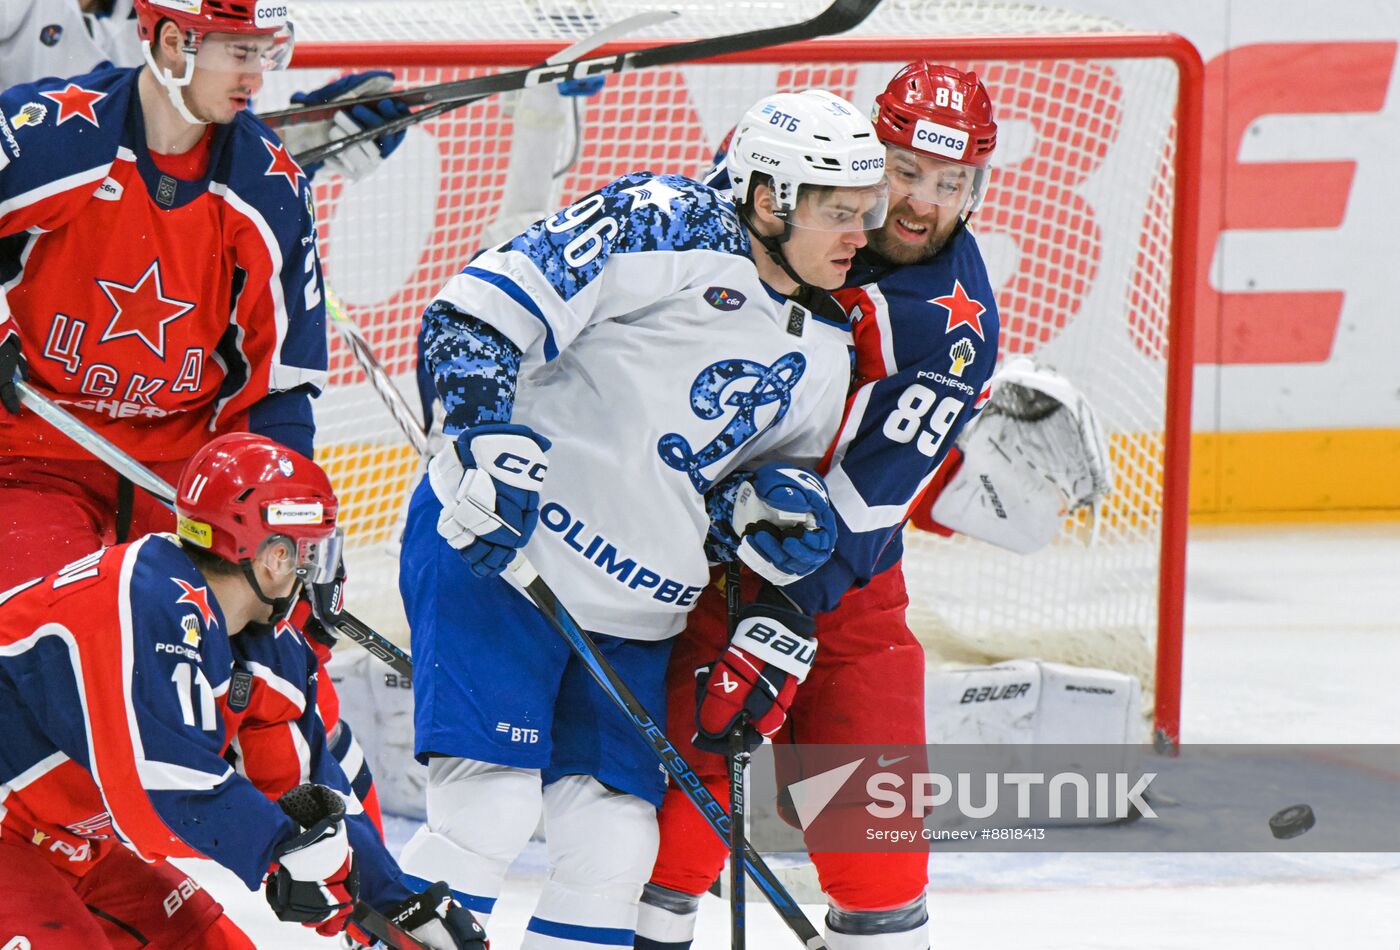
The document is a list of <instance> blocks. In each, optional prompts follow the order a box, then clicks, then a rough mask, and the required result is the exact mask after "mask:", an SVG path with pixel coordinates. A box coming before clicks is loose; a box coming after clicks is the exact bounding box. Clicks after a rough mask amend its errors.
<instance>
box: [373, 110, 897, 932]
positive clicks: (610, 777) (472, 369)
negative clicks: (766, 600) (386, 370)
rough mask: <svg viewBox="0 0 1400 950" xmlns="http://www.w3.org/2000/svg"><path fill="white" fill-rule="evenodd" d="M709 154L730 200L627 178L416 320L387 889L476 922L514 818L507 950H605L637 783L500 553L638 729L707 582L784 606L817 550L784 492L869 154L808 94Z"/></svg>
mask: <svg viewBox="0 0 1400 950" xmlns="http://www.w3.org/2000/svg"><path fill="white" fill-rule="evenodd" d="M733 150H734V154H736V155H744V156H751V159H750V162H749V165H747V166H744V167H743V168H742V169H741V172H740V177H743V178H744V183H743V187H737V186H736V188H735V190H734V194H735V200H734V201H733V202H731V199H730V197H729V195H728V194H721V193H720V192H717V191H714V190H712V189H709V188H706V187H705V186H703V185H700V184H698V183H696V182H693V181H690V180H689V179H686V178H682V177H680V176H673V175H663V176H656V175H652V174H649V173H639V174H633V175H628V176H626V177H623V178H621V179H618V180H617V181H615V182H612V183H611V184H609V185H607V186H606V187H604V188H602V189H600V190H599V191H597V192H595V193H593V194H590V195H588V196H586V197H584V198H582V199H580V200H579V201H577V202H575V203H574V204H573V205H571V206H570V207H568V208H566V209H564V210H563V211H561V212H559V213H558V214H555V215H553V216H551V217H548V218H546V219H544V220H543V221H540V222H538V223H537V224H535V225H533V226H531V227H530V228H529V229H527V230H526V231H525V232H524V233H523V234H521V235H519V236H518V237H515V238H514V239H512V240H510V241H508V242H507V243H505V244H502V245H500V246H498V247H496V248H495V249H493V250H489V251H487V252H485V253H483V254H481V255H480V256H478V257H477V258H475V259H474V260H473V261H472V263H471V264H470V265H469V266H467V267H466V268H465V269H464V270H463V271H462V272H461V273H460V274H459V275H458V276H456V277H454V278H453V279H452V281H451V282H450V283H449V284H448V285H447V287H445V288H444V289H443V291H442V292H441V293H440V294H439V295H438V298H437V300H436V301H435V302H434V303H433V304H432V305H431V306H430V307H429V308H428V310H427V312H426V314H425V316H424V331H423V337H422V343H423V346H424V359H425V362H426V365H427V367H428V368H429V369H430V370H431V372H432V374H433V378H434V382H435V384H436V387H437V389H438V392H439V394H440V395H441V397H442V400H443V405H444V408H445V411H446V420H447V423H446V432H447V434H448V435H449V436H451V437H452V438H453V442H452V443H451V444H450V445H449V446H448V447H447V448H446V449H445V450H444V451H443V452H441V453H440V454H438V455H437V456H436V457H435V458H434V459H433V461H432V463H431V464H430V465H429V474H428V476H427V477H426V478H425V479H424V480H423V482H422V483H421V484H420V485H419V486H418V489H417V491H416V493H415V494H414V496H413V500H412V502H411V504H410V507H409V514H408V523H407V527H406V529H405V535H404V542H403V556H402V561H401V569H400V587H401V589H402V591H403V594H404V600H405V603H406V607H407V612H408V617H409V624H410V627H411V630H412V636H413V652H414V683H413V686H414V696H415V701H416V709H415V727H416V734H415V752H416V754H417V755H418V757H419V758H420V759H422V760H424V761H427V762H428V766H429V778H428V790H427V811H428V824H427V826H426V827H425V828H423V829H420V831H419V832H418V834H417V835H415V837H414V838H413V839H412V840H411V841H410V842H409V843H408V845H407V846H406V848H405V851H404V860H405V862H406V865H405V867H406V868H407V870H408V871H409V872H410V873H412V874H416V875H419V876H420V877H423V878H424V879H427V878H429V877H433V876H435V875H439V874H441V875H445V876H446V880H448V882H449V883H451V884H452V885H453V888H454V890H456V891H457V892H458V893H459V894H460V895H461V898H462V899H463V900H464V901H465V902H466V904H467V905H468V906H469V907H471V908H472V909H473V911H475V912H478V913H480V914H483V915H487V914H489V913H490V911H491V909H492V906H493V905H494V903H495V900H496V897H497V896H498V894H499V893H500V889H501V885H502V881H503V879H504V876H505V872H506V868H507V866H508V865H509V864H510V862H511V861H512V860H513V859H514V858H515V857H516V855H517V854H518V853H519V852H520V850H521V849H522V848H523V847H524V845H525V843H526V842H527V841H528V840H529V837H530V834H531V832H532V831H533V830H534V829H535V827H536V824H537V822H538V821H539V818H540V814H541V810H543V812H544V815H545V821H546V824H547V827H548V840H549V853H550V860H551V863H552V865H553V871H552V873H551V876H550V879H549V882H548V884H547V885H546V886H545V889H544V891H543V893H542V894H541V897H540V902H539V905H538V906H537V908H536V911H535V915H534V917H533V918H532V920H531V921H530V924H529V928H528V934H527V936H526V940H525V943H524V946H525V947H527V948H544V947H550V948H560V947H570V948H575V947H577V948H582V947H615V946H630V945H631V943H632V935H633V930H634V927H635V921H636V902H637V899H638V897H639V896H640V893H641V889H642V886H643V884H644V883H645V882H646V880H647V878H648V876H649V874H650V872H651V867H652V862H653V860H654V858H655V852H656V847H657V831H656V807H657V806H658V805H659V804H660V802H661V797H662V793H663V791H664V789H665V773H664V772H663V771H662V770H661V768H660V764H659V763H658V762H657V760H656V758H655V756H654V753H653V751H652V750H651V748H650V747H649V746H648V745H647V743H645V742H644V741H643V740H642V739H641V738H640V737H638V736H637V735H636V734H635V732H634V731H633V728H634V727H633V726H632V724H631V723H630V722H628V721H627V720H626V719H625V718H624V717H623V715H622V714H621V713H620V712H618V711H617V710H616V709H615V708H613V707H612V706H611V705H610V704H609V702H608V700H607V698H606V697H605V695H604V694H603V692H602V691H601V690H600V689H598V688H597V686H596V685H595V684H594V683H593V682H591V680H590V678H589V675H588V673H587V672H586V670H585V669H584V667H583V666H582V664H580V663H579V662H578V661H577V660H574V659H572V658H571V655H570V653H569V650H568V648H567V646H566V645H565V643H564V642H563V641H562V640H561V639H560V638H559V636H558V635H557V634H556V633H555V632H554V631H553V630H552V628H551V627H550V626H549V624H548V622H547V621H546V620H545V618H544V617H543V616H542V615H541V614H540V613H539V612H538V611H537V610H536V609H535V607H534V606H533V605H532V604H531V602H530V601H529V600H528V599H526V598H525V597H524V596H523V595H522V594H521V593H520V592H519V591H518V590H517V589H515V588H514V587H512V586H511V584H510V583H509V582H508V580H507V578H506V577H503V576H501V572H502V570H503V569H504V568H505V567H506V566H507V564H508V563H509V562H510V561H511V559H512V557H513V556H514V555H515V553H516V550H517V549H523V550H524V552H525V553H526V555H527V556H528V557H529V559H530V560H531V561H532V562H533V563H534V565H535V566H536V567H537V568H538V569H539V572H540V574H541V576H542V577H543V578H544V579H545V580H546V581H547V582H548V583H549V584H550V586H551V587H552V588H553V589H554V591H555V592H556V593H557V594H558V595H559V598H560V600H561V602H562V603H563V604H564V605H565V606H566V607H567V608H568V609H569V611H570V612H571V613H573V614H574V616H575V617H576V618H577V619H578V621H579V623H580V625H581V626H582V627H584V628H585V629H586V630H588V631H590V632H591V633H594V634H595V635H596V639H597V641H598V644H599V647H600V649H601V650H602V652H603V653H604V655H605V656H606V657H607V658H608V659H609V661H611V663H612V664H613V665H614V666H615V667H616V668H617V670H618V672H619V673H620V674H621V676H622V677H623V678H624V679H625V680H626V681H627V682H628V684H629V685H630V686H631V688H632V689H633V690H634V691H635V692H636V694H637V695H638V697H639V698H640V699H641V700H642V702H643V703H644V704H645V705H646V706H647V708H648V709H649V710H650V711H651V712H652V714H653V715H654V716H657V717H660V716H662V715H664V712H663V706H664V701H665V690H664V679H665V669H666V661H667V657H668V655H669V653H670V639H669V638H671V637H672V636H674V635H675V634H676V633H677V632H678V631H679V630H680V629H681V627H682V625H683V624H684V621H685V615H686V613H687V611H688V610H689V609H690V607H691V606H692V604H693V603H694V601H695V599H696V597H697V596H698V595H699V593H700V590H701V589H702V588H703V586H704V585H705V583H706V582H707V578H708V563H707V561H708V560H711V559H713V560H719V559H724V558H728V557H733V556H735V554H736V551H737V554H738V556H740V557H741V558H742V559H743V560H744V561H745V563H747V564H749V565H750V566H752V567H754V569H756V570H758V571H760V572H761V573H763V574H764V576H767V577H769V578H771V579H773V580H775V581H776V582H778V583H783V582H785V581H791V580H795V579H797V578H798V577H801V576H803V575H804V574H806V573H808V572H810V571H811V570H814V569H815V568H816V567H817V566H818V565H819V564H820V563H821V562H822V561H824V560H825V558H826V557H827V556H829V554H830V551H831V547H832V545H833V543H834V536H835V519H834V515H833V514H832V512H831V509H830V505H829V503H828V501H827V498H826V492H825V486H824V485H823V484H822V482H821V480H820V479H819V478H818V477H817V476H815V475H814V474H812V473H810V472H809V471H807V470H806V469H804V468H799V467H797V466H798V465H803V464H806V465H811V464H815V463H816V462H817V461H818V460H819V458H820V457H821V455H822V453H823V452H824V451H825V449H826V447H827V445H828V444H829V442H830V440H831V437H832V435H833V434H834V432H835V430H836V427H837V425H838V424H839V422H840V417H841V412H842V408H843V402H844V399H845V395H846V392H847V388H848V385H849V381H850V356H849V350H848V346H849V343H850V335H849V331H848V328H847V326H846V325H845V323H844V314H842V312H841V311H840V308H839V307H836V306H834V301H833V300H832V299H831V298H830V297H829V296H828V295H827V294H826V292H825V291H826V290H827V289H831V288H836V287H839V286H840V285H841V283H842V281H843V280H844V279H845V276H846V274H847V272H848V270H849V269H850V266H851V261H852V258H853V256H854V254H855V252H856V250H857V249H858V248H859V247H861V246H862V245H864V243H865V235H864V233H863V230H862V229H864V228H869V227H872V226H875V225H877V224H878V223H879V222H880V221H881V220H882V219H883V217H884V210H885V205H886V192H885V181H884V150H883V148H882V147H881V146H880V144H879V143H878V142H877V141H876V138H875V134H874V130H873V128H872V127H871V125H870V123H869V121H868V120H866V119H865V118H864V117H863V116H862V115H861V114H860V113H859V112H858V110H856V109H855V108H854V107H853V106H851V105H850V104H849V103H846V102H845V101H844V100H842V99H839V98H837V97H835V96H832V95H830V94H829V93H825V92H817V91H808V92H804V93H793V94H784V95H778V96H773V97H770V98H767V99H764V100H762V101H761V102H759V103H758V104H757V105H755V106H754V107H753V108H752V109H750V110H749V111H748V112H747V113H746V114H745V116H744V119H743V120H742V122H741V123H740V127H739V131H738V132H737V133H736V137H735V144H734V147H733ZM798 524H801V525H803V526H804V527H801V528H799V527H797V525H798ZM783 525H787V528H786V529H783V530H780V528H781V526H783ZM707 555H708V558H707ZM799 652H801V653H802V654H803V655H805V656H806V657H807V660H806V662H808V663H810V656H811V651H810V650H802V651H799ZM657 721H658V722H660V721H663V720H661V719H660V718H658V719H657Z"/></svg>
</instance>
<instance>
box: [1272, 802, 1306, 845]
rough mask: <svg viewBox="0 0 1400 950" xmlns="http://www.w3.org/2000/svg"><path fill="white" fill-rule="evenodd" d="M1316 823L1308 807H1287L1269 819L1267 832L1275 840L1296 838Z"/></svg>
mask: <svg viewBox="0 0 1400 950" xmlns="http://www.w3.org/2000/svg"><path fill="white" fill-rule="evenodd" d="M1316 822H1317V819H1316V818H1315V817H1314V816H1313V810H1312V808H1311V807H1310V806H1308V805H1289V806H1288V807H1287V808H1285V809H1283V810H1282V811H1279V812H1277V813H1275V814H1274V815H1273V817H1271V818H1270V819H1269V830H1270V831H1271V832H1273V835H1274V837H1275V838H1280V839H1282V838H1296V837H1298V836H1299V835H1301V834H1302V833H1303V832H1305V831H1307V830H1308V829H1309V828H1311V827H1312V826H1313V825H1314V824H1316Z"/></svg>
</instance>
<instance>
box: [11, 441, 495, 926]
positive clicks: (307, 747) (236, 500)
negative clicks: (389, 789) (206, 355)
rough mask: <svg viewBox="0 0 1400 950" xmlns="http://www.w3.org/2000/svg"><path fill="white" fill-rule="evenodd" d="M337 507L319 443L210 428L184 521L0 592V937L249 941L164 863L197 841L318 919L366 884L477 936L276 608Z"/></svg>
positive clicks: (323, 560) (374, 899)
mask: <svg viewBox="0 0 1400 950" xmlns="http://www.w3.org/2000/svg"><path fill="white" fill-rule="evenodd" d="M336 509H337V503H336V498H335V494H334V493H333V491H332V490H331V486H330V482H329V480H328V479H327V478H326V475H325V472H323V471H322V470H321V469H320V467H319V466H317V465H316V464H315V463H314V462H311V461H310V460H308V459H306V458H305V457H303V456H301V455H299V454H297V453H296V452H293V451H291V450H290V449H287V448H285V447H283V446H281V445H278V444H277V443H275V442H272V441H271V440H270V439H267V438H264V437H262V436H257V435H252V434H249V433H233V434H229V435H224V436H220V437H218V438H216V439H215V440H214V441H212V442H210V443H209V444H208V445H206V446H205V447H204V448H202V449H200V450H199V451H198V452H196V453H195V455H194V457H193V458H192V459H191V460H190V462H189V464H188V465H187V466H186V467H185V469H184V473H183V475H182V477H181V479H180V483H179V492H178V496H177V500H176V510H177V514H178V535H166V534H151V535H147V536H145V537H143V538H140V539H139V540H136V541H133V542H131V543H129V544H122V545H117V546H115V547H110V548H105V549H102V550H99V551H96V552H93V553H91V554H88V555H87V556H85V557H82V558H80V559H78V560H76V561H74V562H72V563H71V564H69V565H67V566H66V567H64V568H62V569H61V570H59V571H58V572H57V573H55V574H51V575H49V576H47V577H41V578H36V579H34V580H31V581H28V582H27V583H24V584H21V585H19V586H18V587H15V588H13V589H11V590H9V591H7V592H5V593H4V594H0V733H2V734H3V735H4V736H5V741H4V743H0V893H3V894H4V895H5V896H4V899H3V900H0V946H5V947H27V948H31V950H97V948H113V950H127V948H133V950H134V948H137V947H147V946H159V947H163V948H167V950H179V948H204V950H216V948H240V950H241V948H251V947H252V946H253V944H252V943H251V941H249V940H248V938H247V937H246V936H245V935H244V934H243V933H242V931H240V930H239V929H238V928H237V927H236V926H235V925H234V924H233V923H232V922H231V921H229V920H228V919H227V918H226V917H225V916H224V915H223V913H222V909H221V908H220V906H219V904H218V903H216V902H215V901H214V900H213V899H212V898H211V897H209V896H208V894H207V893H206V892H205V891H203V890H200V889H199V885H198V884H197V883H195V882H194V881H192V880H191V879H189V878H187V877H186V876H185V875H184V874H182V873H180V872H179V871H178V870H177V869H176V868H175V867H174V866H172V865H171V864H170V862H169V861H168V860H167V859H168V858H176V857H205V858H209V859H212V860H214V861H217V862H218V863H219V864H221V865H223V866H224V867H226V868H228V869H229V870H230V871H232V872H233V873H234V874H236V875H237V876H238V877H239V878H240V879H241V880H242V881H243V882H244V883H245V884H246V885H247V886H248V887H249V888H250V889H255V888H258V887H259V886H262V887H263V888H264V890H265V891H266V896H267V900H268V903H269V904H270V905H271V907H272V909H273V910H274V912H276V914H277V915H278V917H280V918H281V919H282V920H287V921H296V922H300V923H303V924H304V925H306V926H308V927H314V928H316V929H317V931H318V932H320V933H322V934H326V935H330V934H335V933H339V932H341V931H342V930H344V929H345V926H346V921H347V918H348V917H349V915H350V913H351V910H352V906H353V901H355V900H356V899H358V900H361V901H364V902H365V903H367V904H368V905H369V906H370V907H372V908H374V909H376V910H378V911H380V912H381V913H383V914H385V915H386V916H388V917H389V918H391V919H393V920H394V921H396V922H397V924H398V925H399V926H400V927H402V928H403V929H404V930H407V931H409V932H410V933H412V934H413V935H414V936H416V937H417V938H418V939H419V940H420V941H421V942H423V943H424V944H425V945H427V946H429V947H431V948H433V950H484V948H485V935H484V933H483V932H482V930H481V928H480V927H479V926H478V925H477V923H476V921H475V920H474V919H473V918H472V916H471V914H470V913H469V912H467V911H466V910H464V909H463V908H461V907H460V906H459V905H457V904H456V903H455V902H454V901H452V899H451V897H450V895H449V894H448V892H447V890H446V885H445V884H436V885H433V886H432V887H430V888H428V889H427V890H426V891H423V892H422V893H414V889H413V888H411V887H410V886H409V885H408V884H407V883H406V882H405V880H404V878H403V874H402V872H401V871H400V870H399V868H398V865H397V864H396V863H395V862H394V860H393V858H392V857H391V856H390V855H389V853H388V852H387V851H386V850H385V848H384V844H383V842H382V841H381V840H380V838H379V835H378V833H377V832H376V831H375V829H374V827H373V826H372V825H371V824H370V822H369V821H368V819H367V818H366V816H365V815H364V813H363V811H362V810H361V809H360V807H359V804H358V802H356V801H355V799H354V798H353V796H351V795H350V789H349V786H348V784H347V783H346V780H345V777H344V775H343V773H342V772H341V770H340V769H339V768H338V767H337V766H336V765H335V763H334V762H333V761H332V760H331V759H330V757H329V755H328V754H327V749H326V736H325V732H324V729H323V728H322V724H321V720H320V717H319V715H318V713H317V710H316V696H315V693H316V685H317V674H316V668H317V664H316V659H315V657H314V656H313V654H312V653H311V651H310V650H309V649H308V648H307V646H306V644H305V642H304V641H302V639H301V638H300V637H298V636H297V635H296V634H295V633H293V632H291V631H290V630H289V629H288V628H287V627H286V626H285V624H284V623H283V622H282V621H283V620H284V618H285V617H286V616H287V614H288V611H289V610H290V608H291V606H292V604H293V603H294V602H295V600H296V598H297V597H298V595H299V594H300V592H301V589H302V587H303V586H304V585H308V584H317V583H324V582H327V581H328V580H330V579H332V578H333V577H334V576H335V574H336V570H337V567H338V564H339V557H340V535H339V533H338V532H337V530H336ZM278 745H291V746H293V747H294V748H295V750H296V751H295V753H294V754H293V755H292V756H290V757H289V756H288V755H286V754H284V752H282V751H281V750H279V749H276V748H274V747H276V746H278ZM231 746H237V747H238V748H239V753H240V754H239V759H238V761H239V765H238V768H237V769H235V768H233V767H232V766H231V765H230V764H229V761H228V760H227V755H228V753H229V751H230V747H231ZM289 763H290V767H289ZM304 783H314V784H304ZM294 789H295V791H294ZM288 793H291V794H290V795H289V794H288ZM294 802H295V803H298V804H299V805H300V806H301V807H294V806H293V805H292V803H294ZM279 804H281V805H282V806H283V807H282V808H279V807H278V805H279ZM289 814H296V815H297V816H298V818H297V820H296V821H294V820H293V819H292V818H291V817H289Z"/></svg>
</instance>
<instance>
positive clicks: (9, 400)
mask: <svg viewBox="0 0 1400 950" xmlns="http://www.w3.org/2000/svg"><path fill="white" fill-rule="evenodd" d="M0 322H3V321H0ZM16 376H19V378H20V379H28V378H29V364H28V363H26V362H25V361H24V354H23V353H21V352H20V349H19V334H18V333H11V334H10V335H9V336H7V337H5V342H3V343H0V405H3V406H4V407H5V411H6V412H8V413H9V414H10V415H12V416H17V415H19V391H18V390H16V389H15V377H16Z"/></svg>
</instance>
